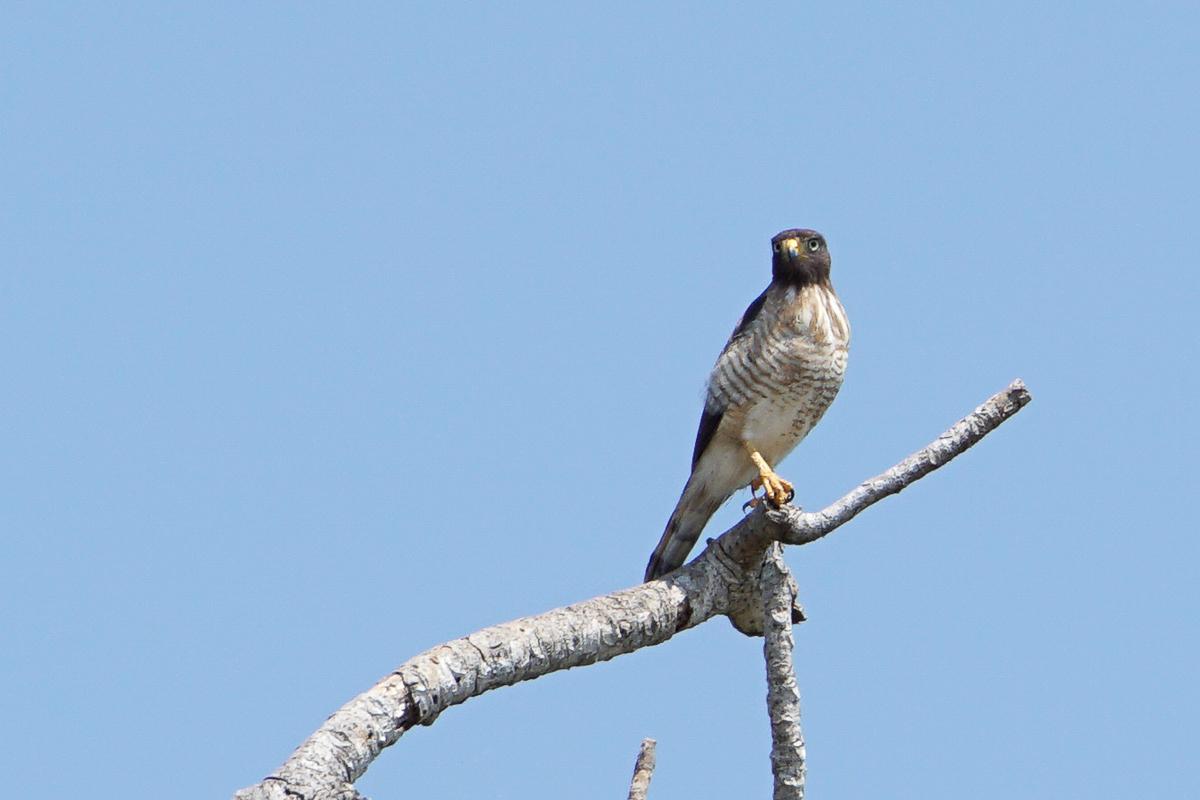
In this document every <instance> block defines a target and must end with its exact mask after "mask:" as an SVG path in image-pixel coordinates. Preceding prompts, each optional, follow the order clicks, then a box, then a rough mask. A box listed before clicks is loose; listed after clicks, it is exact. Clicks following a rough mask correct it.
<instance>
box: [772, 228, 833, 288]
mask: <svg viewBox="0 0 1200 800" xmlns="http://www.w3.org/2000/svg"><path fill="white" fill-rule="evenodd" d="M771 249H772V251H774V252H773V253H772V258H771V275H772V277H773V278H774V279H775V281H776V282H777V283H786V284H790V285H792V286H809V285H811V284H815V283H826V284H827V283H829V248H827V247H826V246H825V237H824V236H822V235H821V234H819V233H817V232H816V231H808V230H802V229H794V230H790V231H784V232H783V233H778V234H776V235H775V238H774V239H772V240H771Z"/></svg>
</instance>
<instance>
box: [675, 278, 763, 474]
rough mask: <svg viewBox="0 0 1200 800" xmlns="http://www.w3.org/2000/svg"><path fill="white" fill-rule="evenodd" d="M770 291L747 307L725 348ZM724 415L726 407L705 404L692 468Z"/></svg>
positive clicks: (755, 313)
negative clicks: (712, 406) (713, 407)
mask: <svg viewBox="0 0 1200 800" xmlns="http://www.w3.org/2000/svg"><path fill="white" fill-rule="evenodd" d="M768 291H770V289H769V288H768V289H766V290H764V291H763V293H762V294H760V295H759V296H758V297H756V298H755V299H754V302H753V303H751V304H750V306H749V307H748V308H747V309H746V312H745V313H744V314H742V318H741V319H740V320H738V324H737V327H736V328H734V329H733V333H732V334H730V336H729V341H728V342H726V344H725V350H728V349H729V345H731V344H733V341H734V340H735V339H737V338H738V337H739V336H741V335H742V334H743V333H744V332H745V331H746V329H747V328H748V327H750V323H751V322H753V321H754V318H755V317H757V316H758V315H759V313H761V312H762V310H763V306H764V305H765V304H766V302H767V292H768ZM725 350H722V351H721V355H722V356H723V355H725ZM720 360H721V359H719V358H718V359H717V361H720ZM723 416H725V409H724V408H718V409H712V408H709V406H708V405H707V404H705V406H704V414H703V415H702V416H701V417H700V429H699V430H698V431H696V447H695V449H694V450H692V469H695V468H696V462H698V461H699V460H700V456H701V455H703V453H704V450H705V449H706V448H707V447H708V443H709V442H711V441H712V438H713V434H715V433H716V432H717V426H718V425H720V424H721V417H723Z"/></svg>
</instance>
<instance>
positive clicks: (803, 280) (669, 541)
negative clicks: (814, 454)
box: [646, 229, 850, 581]
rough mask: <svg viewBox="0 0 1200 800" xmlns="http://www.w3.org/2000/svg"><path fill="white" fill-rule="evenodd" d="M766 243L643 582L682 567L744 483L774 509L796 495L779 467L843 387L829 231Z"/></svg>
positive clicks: (843, 323)
mask: <svg viewBox="0 0 1200 800" xmlns="http://www.w3.org/2000/svg"><path fill="white" fill-rule="evenodd" d="M771 249H772V259H771V285H770V286H768V287H767V288H766V291H764V292H763V293H762V294H760V295H759V296H758V299H756V300H755V301H754V302H753V303H751V304H750V307H749V308H747V309H746V313H745V314H743V315H742V318H741V320H739V322H738V324H737V327H736V328H735V329H734V331H733V335H732V336H730V337H729V341H728V343H726V345H725V349H724V350H722V351H721V355H720V357H719V358H718V359H717V363H716V366H714V367H713V370H712V374H711V375H709V376H708V390H707V396H706V398H705V402H704V414H703V416H701V418H700V430H699V431H698V432H697V433H696V448H695V450H694V451H693V452H692V474H691V477H690V478H688V482H687V485H686V486H684V487H683V494H682V495H681V496H680V498H679V503H678V504H677V505H676V506H675V511H674V513H673V514H671V519H670V521H669V522H667V529H666V530H665V531H664V532H663V535H662V539H661V540H660V541H659V543H658V547H656V548H655V549H654V554H653V555H652V556H650V564H649V565H648V566H647V567H646V580H648V581H649V580H653V579H655V578H658V577H661V576H662V575H665V574H667V573H668V572H671V571H672V570H675V569H678V568H679V567H680V566H682V565H683V562H684V561H685V560H686V559H687V555H688V553H689V552H691V549H692V546H693V545H694V544H695V543H696V539H698V538H699V537H700V531H702V530H703V529H704V526H705V525H706V524H708V520H709V518H711V517H712V515H713V514H715V513H716V511H717V509H718V508H720V507H721V505H722V504H723V503H724V502H725V501H726V500H728V499H729V498H730V497H732V496H733V493H734V492H736V491H737V490H738V489H741V488H742V487H743V486H746V485H749V486H750V490H751V492H752V493H753V492H755V491H756V490H757V489H759V488H761V489H762V490H763V496H764V497H765V498H766V499H767V501H769V502H770V503H772V504H774V505H780V504H782V503H786V502H789V501H790V500H791V499H792V496H793V492H792V484H790V483H788V482H787V481H785V480H784V479H783V478H781V477H779V476H778V475H777V474H775V466H776V465H777V464H779V462H780V461H782V460H783V459H784V458H785V457H786V456H787V454H788V453H790V452H792V449H793V448H794V447H795V446H796V445H797V444H799V443H800V440H801V439H803V438H804V437H805V436H807V435H808V432H809V431H811V430H812V429H813V426H814V425H816V424H817V421H818V420H820V419H821V416H822V415H823V414H824V413H825V410H826V409H827V408H829V404H830V403H832V402H833V398H834V396H836V395H837V393H838V389H840V388H841V386H842V376H843V375H844V374H845V371H846V356H847V352H848V349H849V345H850V322H849V321H848V320H847V319H846V312H845V310H844V309H843V308H842V304H841V302H840V301H838V297H837V293H836V292H834V290H833V284H832V283H830V281H829V264H830V262H829V250H828V248H827V247H826V245H825V237H823V236H821V234H819V233H817V232H816V231H809V230H799V229H797V230H788V231H784V232H783V233H780V234H778V235H777V236H775V238H773V239H772V240H771ZM756 500H757V498H755V499H752V500H751V502H752V503H753V502H756Z"/></svg>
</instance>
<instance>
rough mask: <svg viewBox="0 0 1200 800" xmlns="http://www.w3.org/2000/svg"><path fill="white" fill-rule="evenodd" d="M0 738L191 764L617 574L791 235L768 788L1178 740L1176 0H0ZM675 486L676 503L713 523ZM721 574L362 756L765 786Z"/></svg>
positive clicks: (246, 777) (526, 791)
mask: <svg viewBox="0 0 1200 800" xmlns="http://www.w3.org/2000/svg"><path fill="white" fill-rule="evenodd" d="M0 21H2V24H0V131H2V137H0V140H2V141H3V147H2V148H0V153H2V154H3V156H2V158H0V171H2V172H0V176H2V185H3V187H4V189H5V191H4V192H3V194H2V195H0V332H2V333H0V336H2V337H3V338H2V341H3V346H2V347H0V445H2V446H0V479H2V481H3V486H4V489H3V491H0V541H2V543H3V552H4V557H3V559H0V640H2V641H3V643H4V646H3V647H2V648H0V675H2V676H3V680H0V715H2V718H3V720H4V722H3V723H2V724H0V737H2V738H0V743H2V746H0V771H2V773H3V774H4V775H5V784H6V785H7V786H8V787H9V788H10V789H11V791H12V793H13V794H14V796H17V795H20V796H25V795H29V794H33V793H35V792H36V793H37V794H38V795H39V796H45V797H68V796H79V795H84V794H86V795H87V796H89V797H93V798H97V800H105V799H106V798H118V797H120V798H140V797H146V798H149V797H158V796H161V795H162V793H163V787H164V786H167V787H169V792H170V793H171V794H172V795H173V796H176V797H181V798H193V797H194V798H202V797H222V796H228V795H229V794H230V793H232V792H233V791H234V790H236V789H238V788H240V787H242V786H245V785H247V784H250V783H253V782H256V781H257V780H259V779H261V778H262V777H263V776H264V775H266V774H268V773H269V772H270V771H271V770H273V769H274V768H275V767H276V766H277V765H278V764H279V763H280V762H281V761H282V760H283V759H284V758H286V756H287V755H288V754H289V753H290V751H291V749H292V748H293V747H295V746H296V745H297V744H298V743H299V742H300V741H301V740H302V739H303V738H304V737H305V736H306V735H307V734H308V733H310V732H311V731H312V730H313V729H315V728H316V727H317V726H318V725H319V724H320V723H321V722H322V721H323V720H324V719H325V717H326V716H327V715H328V714H330V713H331V712H332V711H334V710H335V709H336V708H337V707H338V706H340V705H341V704H342V703H344V702H345V701H347V700H348V699H350V698H351V697H352V696H354V695H355V694H357V693H358V692H360V691H362V690H363V689H365V688H367V687H368V686H370V685H371V684H372V683H373V682H374V681H375V680H377V679H378V678H380V677H382V676H383V675H384V674H386V673H387V672H388V671H389V670H391V669H393V668H394V667H395V666H397V665H398V664H400V663H401V662H403V661H404V660H406V659H407V658H409V657H410V656H412V655H415V654H416V653H418V652H420V651H422V650H424V649H426V648H428V647H430V646H432V645H435V644H437V643H439V642H442V641H445V640H447V639H451V638H454V637H457V636H461V635H464V634H467V633H470V632H472V631H474V630H477V629H478V628H481V627H483V626H486V625H489V624H492V623H496V622H502V621H505V620H508V619H512V618H514V617H518V616H523V615H526V614H532V613H537V612H540V611H544V610H547V609H549V608H552V607H555V606H559V605H564V604H567V603H570V602H574V601H576V600H580V599H584V598H587V597H591V596H595V595H597V594H603V593H606V592H609V591H612V590H615V589H619V588H622V587H625V586H627V585H630V584H632V583H634V582H636V581H637V580H639V578H640V576H641V574H642V570H643V568H644V566H645V562H646V558H647V556H648V554H649V552H650V550H651V548H652V547H653V546H654V543H655V542H656V541H657V540H658V536H659V534H660V533H661V530H662V526H663V524H664V523H665V520H666V518H667V516H668V514H669V513H670V511H671V508H672V507H673V505H674V503H675V500H676V498H677V496H678V493H679V491H680V489H681V488H682V485H683V482H684V480H685V478H686V474H687V469H688V464H689V458H690V454H691V446H692V440H693V437H694V433H695V425H696V423H697V421H698V419H699V414H700V404H701V397H702V388H703V382H704V378H705V376H706V374H707V371H708V369H709V367H710V366H711V364H712V362H713V360H714V359H715V358H716V355H717V353H718V351H719V350H720V347H721V345H722V344H723V343H724V341H725V337H726V336H727V335H728V332H729V330H730V328H731V327H732V325H733V324H734V322H735V321H736V320H737V318H738V316H739V314H740V313H741V311H742V309H743V308H744V307H745V306H746V304H748V303H749V301H750V300H752V299H753V298H754V297H755V296H756V295H757V294H758V292H759V291H761V289H762V288H763V286H765V284H766V282H767V280H768V277H769V249H768V248H769V240H770V237H771V236H772V235H773V234H775V233H776V232H778V231H779V230H782V229H784V228H789V227H797V226H799V227H810V228H815V229H817V230H819V231H821V232H822V233H824V234H825V235H826V237H827V239H828V240H829V244H830V250H831V253H832V255H833V260H834V283H835V285H836V286H837V288H838V290H839V293H840V295H841V297H842V300H843V302H844V304H845V306H846V308H847V311H848V313H849V315H850V318H851V321H852V324H853V327H854V341H853V344H852V350H851V359H850V368H849V373H848V377H847V381H846V384H845V386H844V388H843V390H842V394H841V396H840V397H839V398H838V400H837V402H836V403H835V404H834V406H833V408H832V409H831V411H830V412H829V414H828V415H827V417H826V419H825V420H824V421H823V422H822V424H821V425H820V426H819V427H818V428H817V430H816V431H815V432H814V433H813V434H812V435H811V436H810V437H809V439H808V440H807V441H806V442H805V443H804V444H803V445H802V446H801V447H800V448H799V449H798V450H797V451H796V453H794V454H793V456H792V457H791V458H790V459H789V460H788V461H786V462H784V466H783V468H782V469H781V470H780V472H781V474H783V475H784V476H785V477H787V478H789V479H790V480H792V481H793V482H795V483H796V485H797V492H798V499H799V501H800V502H802V503H803V504H804V505H805V506H806V507H809V508H817V507H820V506H823V505H825V504H827V503H828V502H831V501H833V500H834V499H836V498H837V497H838V496H840V495H841V494H842V493H843V492H845V491H847V490H848V489H850V488H851V487H853V486H854V485H855V484H857V483H858V482H859V481H861V480H862V479H864V478H866V477H869V476H871V475H874V474H875V473H877V472H880V471H882V470H883V469H884V468H886V467H888V466H890V465H891V464H892V463H894V462H895V461H896V460H898V459H899V458H901V457H903V456H905V455H907V454H908V453H909V452H911V451H913V450H916V449H917V448H919V447H921V446H923V445H924V444H926V443H927V442H928V441H929V440H930V439H932V438H933V437H934V436H936V435H937V434H938V433H940V432H941V431H942V430H943V429H945V428H946V427H948V426H949V425H950V424H952V423H953V422H954V421H956V420H957V419H959V418H960V417H961V416H963V415H964V414H965V413H967V412H968V411H970V410H971V409H972V408H974V407H975V405H976V404H978V403H979V402H981V401H982V400H984V399H985V398H986V397H987V396H989V395H990V394H992V393H993V392H995V391H998V390H1000V389H1001V388H1003V387H1004V386H1005V385H1006V384H1007V383H1008V382H1009V381H1010V380H1011V379H1013V378H1016V377H1020V378H1023V379H1024V380H1025V381H1026V382H1027V384H1028V386H1029V388H1030V390H1031V392H1032V394H1033V396H1034V403H1033V404H1032V405H1031V406H1029V407H1028V408H1027V409H1025V410H1024V411H1023V412H1022V413H1021V414H1020V415H1018V416H1017V417H1016V418H1015V419H1013V420H1012V421H1010V422H1008V423H1007V424H1005V425H1004V426H1003V427H1002V428H1001V429H1000V430H999V431H997V432H996V433H995V434H993V435H992V436H990V437H988V439H986V440H985V441H984V442H983V443H982V444H981V445H980V446H979V447H978V448H977V449H976V450H974V451H972V452H970V453H968V454H967V455H965V456H964V457H963V458H962V459H960V460H959V461H956V462H955V463H954V464H953V465H952V466H950V467H949V468H948V469H946V470H943V471H941V472H938V473H936V474H935V475H933V476H931V477H929V478H927V479H925V480H924V481H922V482H921V483H919V484H918V485H917V486H915V487H913V488H911V489H909V490H907V491H906V492H904V493H903V494H902V495H900V496H898V497H895V498H891V499H889V500H887V501H885V502H884V503H883V504H881V505H879V506H876V507H875V508H873V509H871V510H870V511H869V512H867V513H866V514H864V515H863V516H861V517H860V518H858V519H856V520H854V521H853V522H852V523H850V524H849V525H847V526H845V527H844V528H843V529H841V530H839V531H837V532H836V533H835V534H834V535H832V536H831V537H829V538H828V539H826V540H824V541H821V542H818V543H816V544H814V545H810V546H808V547H804V548H802V549H793V550H792V551H790V552H789V562H790V563H791V565H792V567H793V569H794V571H795V572H796V574H797V577H798V579H799V581H800V585H801V600H802V602H803V603H804V604H805V607H806V608H807V610H808V613H809V616H810V621H809V622H807V623H805V624H804V625H802V626H800V627H799V628H798V629H797V631H796V641H797V655H796V657H797V664H798V675H799V684H800V688H801V691H802V693H803V696H804V713H805V733H806V736H807V739H808V745H809V747H808V752H809V759H810V761H809V796H811V797H813V798H817V799H818V800H819V798H826V797H827V798H834V797H862V796H887V797H892V798H908V797H912V798H917V797H920V798H927V797H948V796H955V797H975V798H991V797H995V798H1000V797H1006V798H1007V797H1011V796H1012V795H1013V794H1014V793H1016V794H1019V795H1021V796H1023V797H1029V798H1041V797H1045V798H1051V797H1053V798H1073V797H1080V798H1083V797H1087V798H1089V799H1090V798H1105V797H1113V798H1116V797H1128V796H1142V797H1179V796H1183V795H1185V794H1186V793H1187V792H1188V791H1190V790H1191V789H1192V787H1193V785H1194V774H1193V773H1194V771H1195V770H1194V763H1195V753H1196V750H1197V748H1198V746H1200V725H1198V723H1197V719H1200V689H1198V688H1197V680H1196V677H1195V676H1196V675H1198V674H1200V631H1198V625H1197V622H1196V620H1197V619H1198V618H1200V601H1198V599H1197V592H1196V583H1197V573H1198V568H1200V545H1198V544H1197V537H1196V529H1197V524H1196V517H1197V515H1196V512H1195V491H1194V488H1189V487H1192V484H1193V476H1194V474H1195V472H1196V467H1197V464H1196V455H1195V454H1196V451H1197V445H1198V444H1200V442H1198V436H1197V421H1196V414H1195V398H1196V397H1197V394H1198V390H1200V386H1198V383H1200V382H1198V380H1197V369H1196V356H1195V352H1196V346H1197V338H1198V337H1197V322H1196V314H1195V308H1196V306H1197V299H1198V297H1197V294H1198V292H1197V289H1198V286H1200V281H1198V279H1197V256H1196V254H1197V252H1200V225H1197V222H1196V220H1197V216H1198V215H1200V192H1198V187H1200V137H1198V135H1197V132H1196V131H1197V119H1198V116H1200V115H1198V112H1200V102H1198V101H1200V81H1198V80H1197V75H1198V74H1200V11H1198V10H1197V7H1196V6H1195V5H1194V4H1185V3H1137V4H1134V3H1124V4H1111V3H1110V4H1104V3H1098V4H1091V5H1087V6H1081V5H1080V4H1074V3H1050V4H1047V3H1015V4H1005V5H998V4H995V5H982V4H977V5H972V6H971V7H969V8H967V7H963V4H957V3H920V2H918V3H906V4H888V3H838V4H797V3H753V2H752V3H739V4H733V3H729V4H711V3H710V4H694V3H687V4H685V3H663V4H644V3H620V2H617V3H603V4H599V3H574V4H553V3H524V2H516V3H505V4H470V3H454V2H442V3H427V2H412V3H404V4H381V3H360V4H353V5H352V6H346V5H339V4H299V5H296V4H265V3H264V4H249V5H247V4H230V3H205V4H197V5H186V4H170V5H168V4H125V3H114V4H106V6H105V8H104V9H103V10H97V9H96V8H95V7H92V6H85V5H72V4H48V3H47V4H38V5H36V6H35V5H32V4H17V3H12V4H6V5H5V6H4V7H3V9H2V10H0ZM738 514H739V512H738V510H737V504H735V503H731V504H730V506H729V507H728V508H726V509H724V510H723V511H722V512H720V513H719V514H718V516H717V517H716V518H715V520H714V522H713V523H712V527H711V528H710V530H711V531H712V532H719V531H720V530H723V529H724V528H725V527H727V526H728V525H730V524H732V523H733V522H735V521H736V520H737V518H738ZM764 695H765V686H764V683H763V666H762V659H761V643H760V641H758V640H750V639H746V638H744V637H742V636H740V635H739V634H737V633H735V632H734V631H733V630H732V628H731V627H730V626H729V625H728V624H727V623H725V622H724V621H721V620H716V621H713V622H711V623H709V624H707V625H705V626H703V627H701V628H699V629H697V630H694V631H691V632H688V633H687V634H685V635H682V636H680V637H678V638H677V639H676V640H674V641H672V642H670V643H668V644H666V645H664V646H662V647H658V648H654V649H651V650H648V651H642V652H639V653H637V654H634V655H631V656H627V657H624V658H621V659H618V660H617V661H614V662H611V663H608V664H602V665H597V666H593V667H589V668H587V669H581V670H573V671H571V672H569V673H565V674H560V675H555V676H551V677H549V678H546V679H543V680H539V681H536V682H534V683H532V684H526V685H522V686H519V687H515V688H510V689H504V690H501V691H498V692H495V693H492V694H490V695H487V696H485V697H482V698H477V699H475V700H473V701H471V702H470V703H468V704H466V705H464V706H461V707H458V708H455V709H453V710H451V711H450V712H448V713H446V714H445V715H443V716H442V717H441V718H440V719H439V720H438V722H437V724H436V725H435V726H433V727H431V728H429V729H421V730H418V731H414V732H412V733H410V734H409V735H407V736H406V737H405V738H404V739H402V740H401V742H400V743H399V744H398V745H396V746H395V747H393V748H391V749H390V750H388V751H387V752H385V753H384V755H383V756H382V757H381V758H380V759H379V761H378V762H376V764H375V765H374V767H373V768H372V769H371V771H370V772H369V773H368V774H367V776H366V777H365V778H364V779H363V780H362V781H361V782H360V784H359V786H360V789H361V790H362V791H363V792H364V793H366V794H368V795H369V796H372V797H375V798H388V797H399V796H402V795H404V796H408V795H413V796H421V795H434V796H446V797H467V796H489V797H515V796H531V795H537V796H540V795H543V794H544V795H546V796H561V795H564V794H569V795H571V796H573V797H580V798H592V797H595V798H602V797H603V798H609V797H614V796H621V795H622V792H623V791H625V787H627V782H628V778H629V775H630V773H631V770H632V767H633V760H634V757H635V755H636V753H637V749H638V745H639V743H640V741H641V739H642V737H643V736H652V737H655V738H657V739H658V741H659V750H658V764H659V766H658V769H657V771H656V774H655V777H654V782H653V784H652V785H651V796H652V797H662V798H666V797H725V796H730V795H731V794H732V795H737V796H747V795H751V796H753V795H757V796H766V795H767V794H768V792H769V789H770V777H769V762H768V731H767V725H766V721H765V711H764V708H765V706H764Z"/></svg>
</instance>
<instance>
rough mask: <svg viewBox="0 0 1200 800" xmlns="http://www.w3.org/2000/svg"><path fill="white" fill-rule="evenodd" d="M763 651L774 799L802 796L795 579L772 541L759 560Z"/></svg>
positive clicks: (790, 799) (801, 798) (799, 798)
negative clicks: (795, 662)
mask: <svg viewBox="0 0 1200 800" xmlns="http://www.w3.org/2000/svg"><path fill="white" fill-rule="evenodd" d="M762 598H763V610H764V612H765V617H764V623H765V625H764V627H765V631H764V641H763V655H764V656H765V658H766V661H767V713H768V715H769V716H770V718H771V772H772V773H773V774H774V775H775V793H774V797H775V800H804V776H805V766H804V735H803V734H802V733H801V731H800V689H799V687H798V686H797V685H796V669H795V667H794V666H793V665H792V647H793V639H792V607H793V605H794V604H795V602H796V581H795V579H793V578H792V573H791V572H790V571H789V570H788V568H787V564H785V563H784V562H783V545H780V544H778V543H775V544H772V545H771V547H770V548H769V549H768V550H767V557H766V558H764V559H763V563H762Z"/></svg>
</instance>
